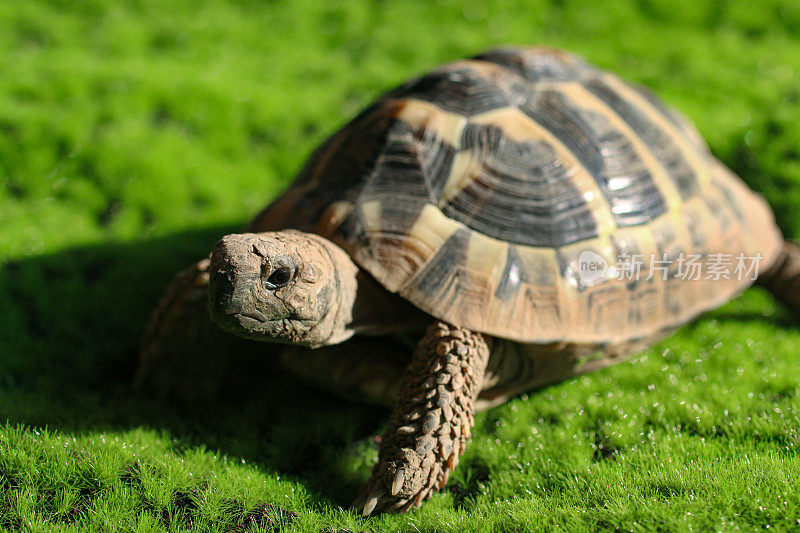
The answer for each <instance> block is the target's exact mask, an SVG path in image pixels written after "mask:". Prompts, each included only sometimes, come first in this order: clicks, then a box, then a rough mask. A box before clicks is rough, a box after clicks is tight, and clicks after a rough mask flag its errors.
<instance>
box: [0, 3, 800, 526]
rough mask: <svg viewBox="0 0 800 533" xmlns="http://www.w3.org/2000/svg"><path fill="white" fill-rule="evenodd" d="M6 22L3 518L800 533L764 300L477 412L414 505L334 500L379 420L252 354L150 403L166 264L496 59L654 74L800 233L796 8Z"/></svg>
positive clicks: (478, 8) (166, 6)
mask: <svg viewBox="0 0 800 533" xmlns="http://www.w3.org/2000/svg"><path fill="white" fill-rule="evenodd" d="M0 28H3V31H0V419H6V420H8V424H7V425H6V426H5V427H1V428H0V527H5V528H7V529H15V528H28V529H31V530H65V531H66V530H79V529H93V530H108V531H111V530H120V529H128V530H134V529H135V530H140V531H165V530H167V529H169V530H180V529H184V528H185V529H193V530H196V531H206V530H209V529H211V530H214V529H216V530H231V529H235V528H237V527H240V528H242V527H244V525H245V524H249V525H250V526H252V528H251V530H259V529H260V530H270V529H271V528H275V527H280V525H281V524H283V526H284V527H285V528H286V529H289V530H294V531H309V530H312V531H313V530H323V529H325V528H328V529H334V530H335V529H342V528H345V529H350V530H352V531H361V530H364V529H369V530H371V531H395V530H398V529H400V530H414V529H415V528H416V529H419V530H442V531H504V530H528V529H540V530H551V529H554V528H555V529H557V528H560V529H564V530H575V529H604V530H650V529H656V528H660V529H663V530H673V529H680V530H684V529H690V528H691V529H696V530H700V529H702V530H707V529H734V528H736V527H740V528H743V529H753V528H760V527H767V526H771V527H774V528H778V529H794V528H797V527H798V526H800V496H798V492H797V490H796V487H797V486H798V484H800V456H799V455H798V446H800V420H799V418H800V417H799V416H798V412H800V411H799V409H800V399H799V398H798V395H799V393H800V387H799V386H798V380H797V375H798V370H797V369H798V367H799V366H800V355H798V353H800V352H799V351H798V347H800V332H798V328H797V323H796V321H795V318H794V317H791V316H789V315H788V314H787V313H785V312H784V311H782V310H779V309H777V308H776V307H775V304H774V303H773V302H772V301H771V300H770V299H769V298H768V297H767V296H766V295H765V294H763V293H762V292H761V291H759V290H751V291H749V292H748V293H747V294H745V296H743V297H742V298H740V299H738V300H737V301H735V302H733V303H731V304H729V305H727V306H725V307H724V308H722V309H720V310H718V311H716V312H714V313H711V314H710V315H708V316H706V317H705V318H703V319H702V320H700V321H699V322H697V323H695V324H693V325H690V326H688V327H686V328H684V329H683V330H682V331H681V332H680V333H678V334H677V335H676V336H675V337H673V338H672V339H669V340H667V341H665V342H663V343H661V344H660V345H659V346H657V347H655V348H653V349H651V350H649V351H647V352H645V353H644V354H642V355H641V356H639V357H638V358H637V360H636V361H634V362H632V363H625V364H622V365H620V366H618V367H616V368H612V369H608V370H606V371H603V372H600V373H597V374H594V375H591V376H585V377H582V378H579V379H575V380H572V381H570V382H567V383H563V384H560V385H557V386H553V387H549V388H547V389H544V390H541V391H537V392H534V393H531V394H530V395H527V396H525V397H521V398H517V399H515V400H513V401H511V402H509V403H508V404H506V405H503V406H500V407H498V408H496V409H493V410H492V411H490V412H488V413H485V414H482V415H481V416H479V417H478V420H477V427H476V430H475V432H474V442H473V443H472V445H471V446H470V448H469V449H468V451H467V454H466V456H465V457H464V459H463V461H462V463H461V465H460V466H459V468H458V470H457V471H456V472H455V474H454V475H453V477H452V478H451V479H452V480H451V482H450V483H449V485H448V488H447V490H445V491H444V492H443V493H442V494H439V495H436V496H434V498H433V499H432V500H431V501H430V502H429V503H428V504H427V505H426V506H424V507H423V508H422V509H421V510H420V511H419V512H416V513H414V514H412V515H409V516H403V517H397V516H389V517H381V518H378V519H370V520H361V519H360V518H357V517H356V516H355V515H353V514H351V513H348V512H345V511H342V510H341V508H342V507H346V506H347V504H348V503H349V501H350V499H351V498H352V497H353V496H354V495H355V494H356V491H357V487H358V486H359V484H360V483H361V482H362V481H363V479H364V478H365V476H366V475H367V473H368V471H369V465H370V463H371V461H372V460H374V458H375V456H376V452H375V446H374V442H373V441H372V440H371V438H370V436H372V435H375V434H377V433H378V432H379V431H380V428H381V424H383V423H385V420H386V413H385V411H383V410H380V409H373V408H368V407H363V406H359V405H354V404H351V403H348V402H344V401H340V400H337V399H332V398H331V397H329V396H328V395H326V394H323V393H320V392H318V391H315V390H312V389H308V388H306V387H304V386H302V385H299V384H297V383H295V382H294V381H292V380H291V379H290V378H288V377H286V376H284V375H282V374H280V373H279V372H278V371H276V370H275V369H274V368H272V365H273V364H274V362H273V361H265V360H258V359H255V358H253V357H248V354H243V355H242V357H241V360H237V361H235V362H234V363H232V365H233V367H232V369H231V373H232V374H231V375H233V376H235V379H234V380H232V381H229V382H226V383H225V384H223V385H222V389H221V390H216V392H215V394H214V395H213V398H212V397H209V398H207V400H209V401H204V402H198V403H197V404H193V405H188V406H187V405H180V404H174V403H172V402H163V401H160V400H158V399H156V398H150V397H147V396H136V395H134V394H133V392H132V389H131V386H130V383H131V378H132V375H133V372H134V370H135V366H136V356H137V343H138V338H139V335H140V333H141V330H142V327H143V324H144V322H145V320H146V317H147V313H148V311H149V309H150V308H151V307H152V305H153V304H154V302H155V301H156V299H157V297H158V294H159V292H160V291H161V290H162V288H163V286H164V285H165V284H166V283H167V281H168V280H169V279H170V278H171V276H172V274H173V273H174V272H175V271H177V270H178V269H179V268H181V267H182V266H184V265H185V264H187V263H188V262H190V261H192V260H193V259H196V258H198V257H201V256H202V255H204V254H205V253H207V251H208V249H209V248H210V246H211V244H212V243H213V242H214V241H215V240H216V238H217V237H218V236H219V235H221V234H223V233H224V232H226V231H229V230H232V229H235V228H236V227H239V226H240V225H241V224H243V223H244V222H246V221H247V220H248V219H249V218H250V217H251V216H252V215H253V214H254V213H255V212H256V211H257V210H258V209H259V208H261V207H262V206H263V205H265V204H266V203H267V202H269V200H270V199H271V198H273V197H274V196H275V194H276V193H277V192H278V191H279V190H281V189H282V188H283V187H284V186H285V185H286V184H287V183H288V182H289V180H290V179H291V177H292V175H293V173H294V172H295V171H296V170H297V168H298V167H299V166H300V165H301V164H302V162H303V160H304V159H305V157H306V156H307V154H308V153H309V152H310V150H312V149H313V147H314V146H316V145H317V144H318V143H319V142H320V141H321V140H322V139H323V138H324V137H325V136H326V135H328V134H330V133H331V132H332V131H334V130H335V129H336V128H337V127H338V126H339V125H340V124H342V123H343V122H344V121H345V120H347V119H348V118H349V117H350V116H351V115H352V114H353V113H355V112H356V111H357V110H358V109H360V108H361V107H362V106H364V105H365V104H367V103H368V102H369V101H370V100H371V99H372V98H374V97H375V96H377V95H378V94H379V93H380V92H381V91H383V90H385V89H387V88H389V87H391V86H393V85H395V84H397V83H399V82H401V81H402V80H404V79H405V78H407V77H408V76H410V75H412V74H414V73H417V72H420V71H423V70H425V69H427V68H429V67H431V66H433V65H436V64H438V63H440V62H443V61H447V60H452V59H455V58H458V57H461V56H464V55H467V54H471V53H474V52H476V51H478V50H481V49H484V48H487V47H490V46H494V45H499V44H505V43H518V44H532V43H543V44H548V45H553V46H560V47H565V48H568V49H570V50H572V51H574V52H577V53H579V54H581V55H583V56H585V57H586V58H587V59H589V60H590V61H592V62H595V63H597V64H598V65H600V66H602V67H605V68H609V69H612V70H614V71H617V72H619V73H620V74H621V75H622V76H623V77H624V78H626V79H628V80H631V81H635V82H639V83H644V84H646V85H649V86H650V87H652V88H653V89H654V90H655V91H656V92H657V93H658V94H659V95H660V96H661V97H662V98H664V99H665V100H666V101H667V102H669V103H670V104H672V105H673V106H675V107H677V108H679V109H680V110H681V111H683V112H684V113H685V114H687V115H688V116H689V117H691V118H692V120H694V121H695V122H696V123H697V125H698V127H699V129H700V130H701V131H702V133H703V135H704V136H705V137H706V138H707V139H708V141H709V143H710V145H711V149H712V150H713V151H714V153H715V154H717V155H718V156H719V157H720V158H721V159H722V160H723V161H724V162H725V163H726V164H728V165H729V166H731V167H732V168H733V169H734V170H735V171H736V172H737V173H739V174H740V175H741V176H742V177H743V178H744V179H745V180H746V181H747V182H748V183H749V184H750V186H751V187H753V188H754V189H756V190H758V191H760V192H762V193H763V194H764V195H766V197H767V198H768V200H769V201H770V203H771V204H772V205H773V207H774V208H775V211H776V214H777V218H778V221H779V224H780V225H781V228H782V229H783V230H784V232H785V234H786V235H787V236H791V237H800V217H798V216H797V206H800V186H798V184H799V183H800V155H798V154H799V153H800V133H798V131H800V130H798V128H797V127H796V125H797V124H798V123H799V122H800V90H798V87H800V70H798V67H797V66H798V65H800V8H798V4H797V3H796V2H790V1H788V0H787V1H778V0H765V1H761V2H758V3H754V2H748V1H735V2H720V1H716V0H698V1H695V2H689V3H683V4H681V6H680V8H678V7H677V6H676V4H675V3H674V2H669V1H665V0H647V1H633V0H628V1H619V2H603V3H599V2H596V1H588V0H586V1H575V2H563V1H557V0H551V1H545V0H535V1H526V2H522V1H508V2H491V3H476V2H467V1H463V2H462V1H455V0H453V1H447V2H429V1H421V0H420V1H403V2H401V1H399V0H398V1H395V0H383V1H380V2H378V1H367V0H360V1H356V0H346V1H343V2H336V3H328V4H325V3H320V2H314V1H311V0H296V1H293V2H261V1H248V0H242V1H235V2H234V1H229V2H225V1H222V0H213V1H212V0H208V1H202V2H189V1H177V2H157V1H146V0H140V1H135V0H130V1H125V2H113V1H111V0H90V1H86V2H71V1H66V0H63V1H59V0H49V1H46V0H36V1H33V0H31V1H26V2H6V3H0ZM200 370H202V369H200ZM200 377H202V376H193V375H186V376H185V377H184V376H176V380H180V379H184V380H185V381H186V382H187V383H190V384H193V383H194V381H193V380H195V379H199V378H200ZM198 386H199V384H198ZM45 428H47V429H45ZM282 510H284V511H282ZM290 513H294V515H293V514H290ZM295 515H296V516H295ZM258 524H260V525H258Z"/></svg>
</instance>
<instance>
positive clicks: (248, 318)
mask: <svg viewBox="0 0 800 533" xmlns="http://www.w3.org/2000/svg"><path fill="white" fill-rule="evenodd" d="M231 315H232V316H233V317H234V318H235V319H236V320H238V321H239V323H240V324H241V325H242V326H244V327H246V328H259V327H263V326H265V325H267V323H268V322H269V320H267V317H265V316H264V315H263V314H262V313H259V312H258V311H250V312H245V313H231Z"/></svg>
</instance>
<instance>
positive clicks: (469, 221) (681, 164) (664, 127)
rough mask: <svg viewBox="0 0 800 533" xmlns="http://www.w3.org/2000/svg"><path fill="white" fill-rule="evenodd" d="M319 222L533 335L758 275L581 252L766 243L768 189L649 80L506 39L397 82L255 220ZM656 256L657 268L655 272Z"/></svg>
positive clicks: (383, 262)
mask: <svg viewBox="0 0 800 533" xmlns="http://www.w3.org/2000/svg"><path fill="white" fill-rule="evenodd" d="M284 227H291V228H296V229H301V230H304V231H312V232H317V233H319V234H320V235H323V236H325V237H328V238H331V239H332V240H334V241H335V242H337V243H338V244H339V245H340V246H342V247H343V248H344V249H345V250H347V251H348V252H349V253H350V254H351V255H352V256H353V258H354V259H355V261H356V262H357V263H358V264H359V265H360V266H361V267H362V268H365V269H366V270H367V271H369V272H370V273H371V274H372V275H373V276H375V278H376V279H377V280H378V281H379V282H381V283H382V284H383V285H384V286H385V287H386V288H387V289H389V290H391V291H395V292H399V293H400V294H402V295H403V296H405V297H406V298H408V299H409V300H410V301H411V302H412V303H414V304H415V305H417V306H418V307H420V308H421V309H423V310H425V311H427V312H428V313H430V314H432V315H434V316H435V317H437V318H438V319H440V320H444V321H448V322H450V323H452V324H455V325H457V326H461V327H466V328H471V329H474V330H477V331H481V332H485V333H489V334H492V335H495V336H499V337H505V338H508V339H513V340H519V341H527V342H536V343H544V342H556V341H570V342H584V343H593V342H594V343H602V342H622V341H625V340H626V339H635V338H644V337H647V336H651V335H653V334H655V333H656V332H658V331H661V330H665V329H668V328H672V327H674V326H676V325H679V324H681V323H683V322H686V321H688V320H690V319H691V318H693V317H694V316H696V315H697V314H698V313H700V312H702V311H704V310H707V309H709V308H712V307H715V306H717V305H720V304H721V303H723V302H725V301H727V300H728V299H730V298H731V297H732V296H734V295H735V294H736V293H738V292H739V291H741V290H743V289H744V288H745V287H746V286H747V285H749V284H750V281H749V280H745V281H737V280H723V281H721V282H720V281H714V282H713V283H711V282H704V281H702V280H701V281H697V282H685V281H681V280H678V279H676V278H675V277H674V273H671V274H672V275H671V276H669V279H667V280H662V279H661V278H660V276H655V277H654V279H650V280H646V279H640V280H618V279H617V278H616V276H613V275H611V274H607V275H606V276H605V277H603V278H602V279H599V280H593V281H592V282H591V283H587V282H586V281H585V280H584V279H582V278H581V276H580V275H579V270H578V266H579V261H580V257H581V254H582V253H583V252H586V251H591V252H592V253H593V254H596V255H598V256H600V257H601V258H603V259H604V260H605V261H606V262H607V263H608V264H609V265H612V266H613V265H615V264H616V262H617V257H618V256H619V254H620V253H622V252H625V253H629V254H632V253H638V254H643V255H644V256H645V257H649V255H648V254H652V255H657V256H658V257H662V256H663V255H664V254H667V257H670V258H674V257H677V256H678V255H680V254H681V253H684V254H706V255H707V254H712V253H727V254H738V253H745V254H747V255H748V256H751V255H755V254H756V253H760V254H761V255H762V256H763V257H764V261H765V265H766V264H768V263H769V262H770V261H772V260H773V258H774V257H776V255H777V253H778V249H779V247H780V244H781V238H780V235H779V232H778V231H777V229H776V228H775V226H774V222H773V218H772V214H771V212H770V211H769V209H768V207H767V206H766V204H765V203H764V202H763V200H762V199H761V198H760V197H758V196H757V195H755V194H754V193H752V192H751V191H749V190H748V189H747V188H746V187H745V186H744V184H742V182H741V181H740V180H739V179H738V178H737V177H736V176H734V175H733V174H732V173H731V172H730V171H728V170H727V169H726V168H725V167H724V166H722V165H721V164H720V163H718V162H717V161H716V160H715V159H714V158H713V157H712V156H711V155H710V154H709V152H708V149H707V148H706V146H705V144H704V143H703V141H702V139H701V138H700V136H699V134H698V133H697V131H696V130H695V129H694V127H693V126H692V125H691V124H690V123H689V122H688V121H686V120H685V119H684V118H683V117H681V116H680V115H679V114H678V113H677V112H675V111H673V110H671V109H669V108H667V107H666V106H665V105H664V104H662V103H661V102H660V101H659V100H658V99H657V98H656V97H655V96H653V95H652V94H651V93H650V92H649V91H647V90H646V89H642V88H637V87H633V86H631V85H628V84H626V83H624V82H623V81H621V80H620V79H618V78H617V77H615V76H613V75H611V74H608V73H605V72H602V71H600V70H597V69H595V68H594V67H592V66H590V65H588V64H586V63H585V62H584V61H582V60H581V59H579V58H577V57H575V56H572V55H570V54H568V53H566V52H562V51H558V50H549V49H543V48H535V49H513V48H508V49H501V50H493V51H489V52H486V53H484V54H481V55H478V56H476V57H475V58H473V59H470V60H463V61H458V62H455V63H452V64H449V65H444V66H442V67H439V68H437V69H435V70H434V71H432V72H431V73H429V74H426V75H423V76H421V77H420V78H417V79H414V80H411V81H410V82H408V83H406V84H404V85H401V86H400V87H398V88H396V89H394V90H392V91H389V92H388V93H386V94H385V95H384V96H383V97H382V98H380V99H379V100H378V101H377V102H376V103H375V104H373V105H372V106H370V107H369V108H367V110H365V111H364V112H362V113H361V114H360V115H359V116H357V117H356V118H355V119H353V121H351V122H350V123H349V124H348V125H346V126H345V127H344V128H343V129H342V130H341V131H340V132H339V133H337V134H336V135H334V136H333V137H332V138H331V139H330V140H329V141H327V142H326V143H325V144H323V145H322V146H321V147H320V148H319V149H318V150H317V151H316V152H315V153H314V154H313V155H312V157H311V159H310V161H309V163H308V164H307V165H306V167H305V168H304V169H303V171H302V172H301V173H300V175H299V176H298V178H297V180H296V181H295V183H294V185H293V186H292V187H291V188H290V189H289V190H288V191H286V192H285V193H284V194H283V196H282V197H281V198H279V199H278V200H277V201H276V202H274V203H273V204H272V205H270V207H268V208H267V209H266V210H265V211H264V212H262V213H261V215H259V217H258V218H256V220H255V221H254V222H253V224H252V225H251V226H250V228H249V229H250V231H267V230H275V229H280V228H284ZM648 274H649V272H648V271H647V270H646V269H645V270H644V271H643V277H647V276H648Z"/></svg>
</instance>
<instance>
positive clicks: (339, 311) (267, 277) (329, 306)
mask: <svg viewBox="0 0 800 533" xmlns="http://www.w3.org/2000/svg"><path fill="white" fill-rule="evenodd" d="M357 271H358V269H357V267H356V266H355V264H354V263H353V262H352V261H351V260H350V257H349V256H348V255H347V254H346V253H345V252H344V251H343V250H342V249H341V248H339V247H338V246H336V245H335V244H333V243H332V242H330V241H328V240H326V239H324V238H322V237H319V236H317V235H313V234H309V233H302V232H299V231H294V230H287V231H279V232H274V233H242V234H234V235H226V236H225V237H223V238H222V239H220V241H219V242H218V243H217V244H216V246H215V247H214V251H213V252H212V254H211V266H210V280H209V306H210V308H211V317H212V319H213V320H214V322H215V323H216V324H217V325H218V326H220V327H221V328H222V329H224V330H226V331H228V332H230V333H234V334H236V335H239V336H242V337H247V338H250V339H255V340H261V341H267V342H280V343H290V344H299V345H303V346H311V347H314V346H322V345H326V344H336V343H338V342H341V341H343V340H345V339H346V338H347V337H349V336H350V335H351V334H352V333H351V332H350V331H349V330H348V329H347V325H348V324H349V323H350V322H351V320H352V317H351V311H352V307H353V302H354V300H355V292H356V273H357Z"/></svg>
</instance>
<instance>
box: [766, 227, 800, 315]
mask: <svg viewBox="0 0 800 533" xmlns="http://www.w3.org/2000/svg"><path fill="white" fill-rule="evenodd" d="M758 283H759V285H761V286H763V287H765V288H766V289H767V290H769V291H770V292H771V293H772V294H773V296H775V298H777V299H778V300H780V301H781V302H783V303H784V304H785V305H786V306H788V307H790V308H791V309H793V310H794V311H797V312H800V246H798V245H797V244H795V243H792V242H788V241H787V242H786V243H785V244H784V247H783V250H781V253H780V255H779V256H778V259H776V260H775V263H773V264H772V265H771V266H770V268H769V269H768V270H766V271H765V272H762V273H761V275H760V276H759V278H758Z"/></svg>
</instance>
